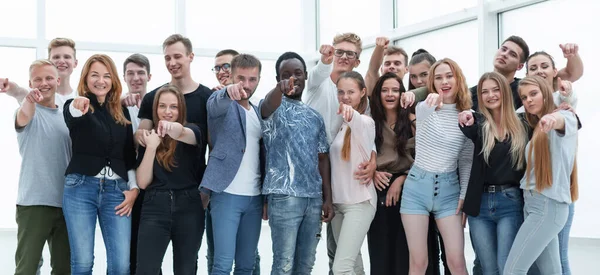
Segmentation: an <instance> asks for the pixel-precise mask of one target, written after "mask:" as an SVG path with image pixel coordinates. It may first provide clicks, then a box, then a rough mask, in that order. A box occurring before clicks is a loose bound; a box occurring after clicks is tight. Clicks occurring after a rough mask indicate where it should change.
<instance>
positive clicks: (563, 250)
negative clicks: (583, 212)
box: [558, 203, 575, 275]
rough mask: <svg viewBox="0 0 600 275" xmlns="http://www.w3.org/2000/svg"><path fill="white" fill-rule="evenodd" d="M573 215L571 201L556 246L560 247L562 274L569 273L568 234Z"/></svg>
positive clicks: (573, 209) (573, 207) (568, 274)
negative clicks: (567, 215) (567, 216)
mask: <svg viewBox="0 0 600 275" xmlns="http://www.w3.org/2000/svg"><path fill="white" fill-rule="evenodd" d="M574 215H575V204H574V203H571V204H570V205H569V218H568V219H567V223H566V224H565V227H564V228H563V229H562V230H561V231H560V233H558V247H559V249H560V263H561V266H562V274H563V275H571V267H570V266H569V235H570V233H571V226H572V225H573V216H574Z"/></svg>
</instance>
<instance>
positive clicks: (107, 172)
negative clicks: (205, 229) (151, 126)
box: [63, 54, 139, 274]
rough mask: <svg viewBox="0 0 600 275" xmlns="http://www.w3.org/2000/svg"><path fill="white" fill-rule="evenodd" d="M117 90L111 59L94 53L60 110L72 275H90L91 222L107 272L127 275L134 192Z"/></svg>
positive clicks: (127, 129)
mask: <svg viewBox="0 0 600 275" xmlns="http://www.w3.org/2000/svg"><path fill="white" fill-rule="evenodd" d="M121 90H122V88H121V82H120V81H119V75H118V74H117V68H116V67H115V64H114V62H113V61H112V59H111V58H110V57H108V56H107V55H103V54H96V55H93V56H92V57H90V58H89V59H88V60H87V62H86V63H85V65H84V66H83V70H82V72H81V79H80V80H79V86H78V87H77V93H78V97H76V98H75V99H72V100H68V101H67V102H66V103H65V106H64V111H63V114H64V117H65V122H66V124H67V127H68V128H69V132H70V136H71V142H72V148H73V156H72V158H71V161H70V163H69V166H68V167H67V171H66V173H65V174H66V178H65V191H64V195H63V212H64V215H65V221H66V223H67V231H68V233H69V245H70V247H71V273H72V274H92V267H93V265H94V240H95V235H96V219H98V220H99V221H100V229H101V230H102V236H103V239H104V245H105V246H106V251H107V253H106V258H107V267H108V270H107V273H108V274H129V250H130V245H129V243H130V241H131V219H130V217H129V215H130V213H131V208H132V206H133V203H134V202H135V199H136V197H137V195H138V193H139V189H138V187H137V183H136V177H135V169H134V167H135V149H134V145H133V132H132V129H131V122H130V117H129V112H128V111H127V108H125V107H123V106H121V102H120V98H121Z"/></svg>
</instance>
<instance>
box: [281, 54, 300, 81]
mask: <svg viewBox="0 0 600 275" xmlns="http://www.w3.org/2000/svg"><path fill="white" fill-rule="evenodd" d="M289 59H298V60H300V62H301V63H302V67H304V72H306V62H304V59H303V58H302V56H300V55H299V54H297V53H295V52H285V53H283V54H282V55H280V56H279V58H277V62H275V77H276V79H277V81H279V78H280V76H279V66H281V62H283V61H286V60H289Z"/></svg>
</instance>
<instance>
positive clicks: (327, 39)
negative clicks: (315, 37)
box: [319, 0, 380, 44]
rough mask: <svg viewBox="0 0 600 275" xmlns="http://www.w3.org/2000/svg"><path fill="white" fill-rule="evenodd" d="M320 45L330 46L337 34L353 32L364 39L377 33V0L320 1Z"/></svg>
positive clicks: (378, 26) (378, 22)
mask: <svg viewBox="0 0 600 275" xmlns="http://www.w3.org/2000/svg"><path fill="white" fill-rule="evenodd" d="M319 2H320V11H319V12H320V21H319V23H320V26H319V28H320V43H321V44H331V43H333V37H334V36H335V35H336V34H339V33H345V32H353V33H356V34H357V35H358V36H360V37H361V38H362V39H365V38H366V37H367V36H374V35H376V34H377V33H379V30H380V21H379V17H380V16H379V7H380V6H379V0H377V1H362V0H321V1H319Z"/></svg>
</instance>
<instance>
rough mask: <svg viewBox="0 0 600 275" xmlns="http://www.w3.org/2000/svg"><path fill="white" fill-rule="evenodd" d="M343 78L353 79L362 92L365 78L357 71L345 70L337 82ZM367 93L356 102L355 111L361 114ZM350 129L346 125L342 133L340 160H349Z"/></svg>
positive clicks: (364, 87) (365, 104) (365, 105)
mask: <svg viewBox="0 0 600 275" xmlns="http://www.w3.org/2000/svg"><path fill="white" fill-rule="evenodd" d="M344 78H349V79H352V80H354V82H356V84H357V85H358V88H360V91H359V92H362V91H364V90H365V89H366V87H367V86H366V85H365V80H364V79H363V77H362V75H360V73H357V72H355V71H349V72H345V73H343V74H342V75H340V78H338V80H337V83H340V80H341V79H344ZM367 103H368V101H367V93H366V92H365V94H364V95H363V96H362V97H361V98H360V103H358V108H357V111H358V112H359V113H360V114H361V115H362V114H364V113H365V111H366V110H367ZM351 133H352V131H351V129H350V127H348V128H347V129H346V133H345V134H344V145H342V160H346V161H347V160H349V159H350V135H351Z"/></svg>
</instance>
